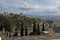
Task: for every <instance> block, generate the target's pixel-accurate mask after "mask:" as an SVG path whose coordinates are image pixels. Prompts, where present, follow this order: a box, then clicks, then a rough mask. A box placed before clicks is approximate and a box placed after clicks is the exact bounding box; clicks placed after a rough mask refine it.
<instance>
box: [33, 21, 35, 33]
mask: <svg viewBox="0 0 60 40" xmlns="http://www.w3.org/2000/svg"><path fill="white" fill-rule="evenodd" d="M33 24H34V25H33V34H34V33H35V31H36V27H35V20H34V23H33Z"/></svg>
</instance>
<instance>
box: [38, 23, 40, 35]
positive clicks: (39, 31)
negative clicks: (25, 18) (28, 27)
mask: <svg viewBox="0 0 60 40" xmlns="http://www.w3.org/2000/svg"><path fill="white" fill-rule="evenodd" d="M37 28H38V29H37V34H38V35H40V28H39V23H38V27H37Z"/></svg>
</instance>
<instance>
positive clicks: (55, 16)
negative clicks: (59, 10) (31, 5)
mask: <svg viewBox="0 0 60 40" xmlns="http://www.w3.org/2000/svg"><path fill="white" fill-rule="evenodd" d="M25 16H28V17H36V18H42V19H52V20H60V15H44V16H41V15H29V14H25Z"/></svg>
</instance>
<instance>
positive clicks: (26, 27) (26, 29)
mask: <svg viewBox="0 0 60 40" xmlns="http://www.w3.org/2000/svg"><path fill="white" fill-rule="evenodd" d="M27 34H28V32H27V26H26V27H25V36H27Z"/></svg>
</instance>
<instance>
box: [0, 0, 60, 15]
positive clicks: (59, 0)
mask: <svg viewBox="0 0 60 40" xmlns="http://www.w3.org/2000/svg"><path fill="white" fill-rule="evenodd" d="M0 10H1V11H0V12H4V11H8V12H14V13H19V12H24V13H25V14H28V13H29V14H38V15H50V14H51V15H55V14H56V15H60V0H0Z"/></svg>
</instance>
